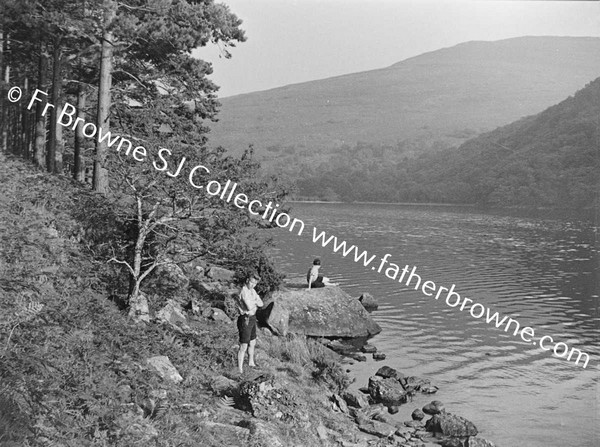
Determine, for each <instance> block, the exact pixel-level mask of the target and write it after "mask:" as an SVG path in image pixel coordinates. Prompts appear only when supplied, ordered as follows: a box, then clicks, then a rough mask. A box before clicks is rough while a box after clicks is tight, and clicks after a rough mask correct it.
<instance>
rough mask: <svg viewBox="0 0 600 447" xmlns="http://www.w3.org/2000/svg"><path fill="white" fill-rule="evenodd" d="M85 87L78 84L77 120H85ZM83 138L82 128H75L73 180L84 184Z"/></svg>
mask: <svg viewBox="0 0 600 447" xmlns="http://www.w3.org/2000/svg"><path fill="white" fill-rule="evenodd" d="M85 100H86V92H85V85H84V84H82V83H80V84H79V87H78V88H77V118H81V119H82V121H81V122H84V120H85ZM84 144H85V137H84V135H83V126H77V127H76V129H75V153H74V155H73V158H74V160H73V165H74V166H73V178H74V179H75V180H77V181H80V182H82V183H83V182H85V161H84V159H83V148H84Z"/></svg>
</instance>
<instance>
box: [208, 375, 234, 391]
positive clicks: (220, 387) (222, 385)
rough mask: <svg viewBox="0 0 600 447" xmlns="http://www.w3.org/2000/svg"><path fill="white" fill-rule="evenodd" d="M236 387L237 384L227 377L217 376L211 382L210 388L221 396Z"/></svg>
mask: <svg viewBox="0 0 600 447" xmlns="http://www.w3.org/2000/svg"><path fill="white" fill-rule="evenodd" d="M235 386H236V382H234V381H233V380H231V379H229V378H227V377H225V376H221V375H218V376H215V377H213V378H212V380H211V381H210V388H211V389H212V390H213V391H214V392H215V393H216V394H221V393H223V392H225V391H229V390H230V389H232V388H234V387H235Z"/></svg>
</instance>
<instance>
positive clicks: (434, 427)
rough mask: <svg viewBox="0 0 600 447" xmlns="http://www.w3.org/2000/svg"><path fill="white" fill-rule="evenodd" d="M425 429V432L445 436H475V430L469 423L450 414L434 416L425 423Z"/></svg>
mask: <svg viewBox="0 0 600 447" xmlns="http://www.w3.org/2000/svg"><path fill="white" fill-rule="evenodd" d="M425 428H426V429H427V431H430V432H433V433H441V434H443V435H445V436H453V437H463V436H476V435H477V428H476V427H475V425H474V424H473V423H472V422H471V421H468V420H466V419H465V418H463V417H460V416H455V415H453V414H452V413H440V414H436V415H434V416H433V417H432V418H431V419H429V420H428V421H427V422H426V424H425Z"/></svg>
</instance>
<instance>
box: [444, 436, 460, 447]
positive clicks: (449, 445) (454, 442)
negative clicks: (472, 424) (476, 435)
mask: <svg viewBox="0 0 600 447" xmlns="http://www.w3.org/2000/svg"><path fill="white" fill-rule="evenodd" d="M442 447H464V443H463V441H462V440H461V439H460V438H448V439H445V440H444V441H443V442H442Z"/></svg>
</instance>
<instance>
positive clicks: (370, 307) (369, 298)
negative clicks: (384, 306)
mask: <svg viewBox="0 0 600 447" xmlns="http://www.w3.org/2000/svg"><path fill="white" fill-rule="evenodd" d="M358 301H360V304H362V305H363V307H364V308H365V310H367V311H368V312H372V311H374V310H377V308H378V307H379V304H378V303H377V301H375V298H373V295H371V294H370V293H363V294H362V295H361V296H360V298H359V299H358Z"/></svg>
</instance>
